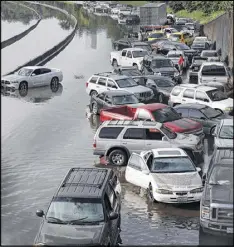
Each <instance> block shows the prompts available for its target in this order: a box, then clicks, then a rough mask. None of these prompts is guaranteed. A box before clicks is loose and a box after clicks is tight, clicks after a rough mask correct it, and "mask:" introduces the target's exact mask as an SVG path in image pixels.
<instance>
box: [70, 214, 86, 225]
mask: <svg viewBox="0 0 234 247" xmlns="http://www.w3.org/2000/svg"><path fill="white" fill-rule="evenodd" d="M87 218H88V216H86V217H84V218H80V219H75V220H70V221H69V224H74V223H84V222H83V220H85V219H87ZM85 223H86V222H85Z"/></svg>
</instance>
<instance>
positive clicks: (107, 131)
mask: <svg viewBox="0 0 234 247" xmlns="http://www.w3.org/2000/svg"><path fill="white" fill-rule="evenodd" d="M122 129H123V127H104V128H102V129H101V131H100V133H99V138H103V139H104V138H105V139H116V138H117V137H118V135H119V134H120V132H121V131H122Z"/></svg>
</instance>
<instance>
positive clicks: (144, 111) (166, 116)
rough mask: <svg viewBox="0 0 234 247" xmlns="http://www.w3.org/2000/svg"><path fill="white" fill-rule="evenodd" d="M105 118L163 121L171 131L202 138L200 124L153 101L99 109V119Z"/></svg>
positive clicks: (105, 119) (103, 119)
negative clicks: (138, 104) (140, 104)
mask: <svg viewBox="0 0 234 247" xmlns="http://www.w3.org/2000/svg"><path fill="white" fill-rule="evenodd" d="M107 120H148V121H157V122H159V123H164V126H166V127H167V128H169V129H170V130H171V131H173V132H177V133H184V134H194V135H198V136H200V137H201V139H203V138H204V137H205V135H204V133H203V128H202V124H201V123H199V122H196V121H194V120H191V119H188V118H182V117H181V115H180V114H178V113H177V112H176V111H175V110H174V109H173V108H172V107H170V106H168V105H165V104H160V103H153V104H147V105H142V106H136V107H134V106H132V107H131V106H120V107H113V108H108V109H105V110H101V112H100V121H101V122H103V121H107Z"/></svg>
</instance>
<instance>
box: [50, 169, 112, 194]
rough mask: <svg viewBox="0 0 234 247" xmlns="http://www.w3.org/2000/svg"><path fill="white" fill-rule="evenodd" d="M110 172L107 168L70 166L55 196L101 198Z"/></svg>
mask: <svg viewBox="0 0 234 247" xmlns="http://www.w3.org/2000/svg"><path fill="white" fill-rule="evenodd" d="M111 174H113V171H112V170H111V169H108V168H71V169H70V170H69V172H68V174H67V175H66V177H65V178H64V180H63V182H62V184H61V185H60V187H59V189H58V191H57V193H56V195H55V196H56V197H73V198H101V197H102V195H103V192H104V189H105V184H106V182H107V181H108V180H109V179H110V175H111Z"/></svg>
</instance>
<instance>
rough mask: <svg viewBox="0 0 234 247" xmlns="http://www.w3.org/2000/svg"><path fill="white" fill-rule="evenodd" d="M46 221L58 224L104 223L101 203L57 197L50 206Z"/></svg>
mask: <svg viewBox="0 0 234 247" xmlns="http://www.w3.org/2000/svg"><path fill="white" fill-rule="evenodd" d="M46 219H47V221H48V222H50V223H59V224H62V223H63V224H74V225H79V224H85V223H98V222H102V221H104V213H103V206H102V203H101V201H98V200H94V199H92V200H91V199H89V200H83V199H82V200H80V199H76V198H70V197H57V198H55V199H54V200H53V201H52V203H51V204H50V207H49V209H48V212H47V214H46Z"/></svg>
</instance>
